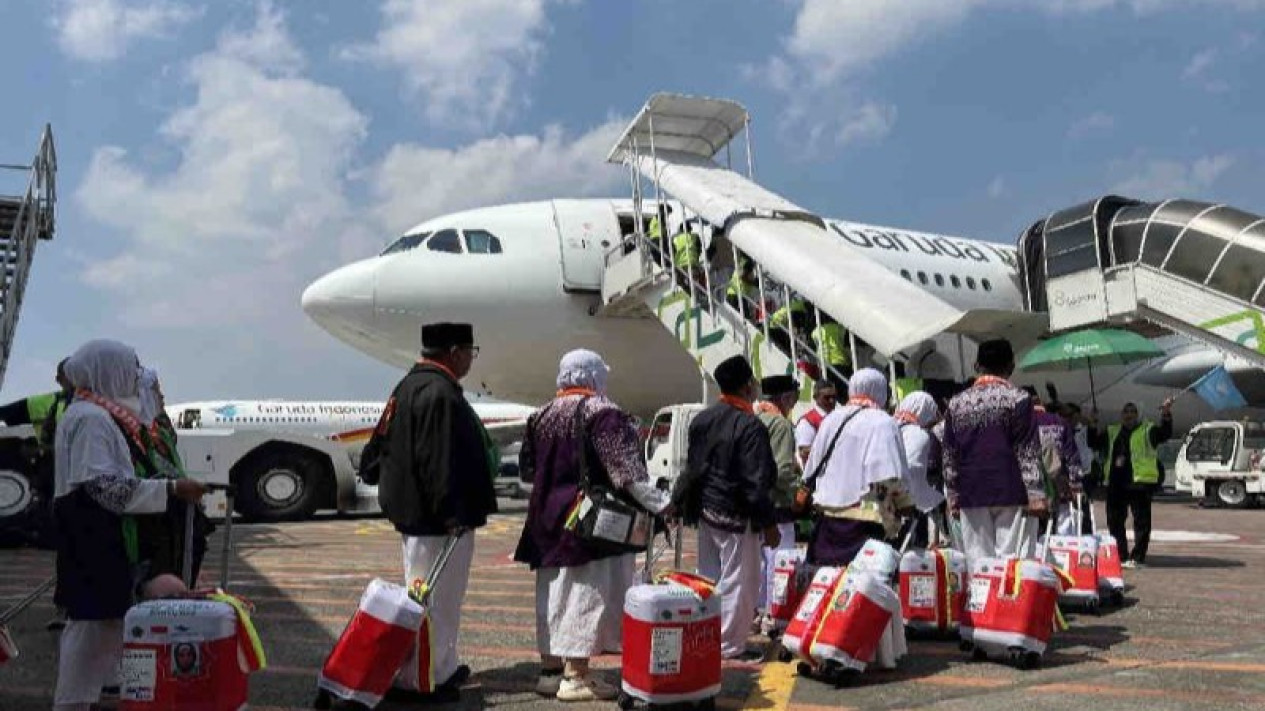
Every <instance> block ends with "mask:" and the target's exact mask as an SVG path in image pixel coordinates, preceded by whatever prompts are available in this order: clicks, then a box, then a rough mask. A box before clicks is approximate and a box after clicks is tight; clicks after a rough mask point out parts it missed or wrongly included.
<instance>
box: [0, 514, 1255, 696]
mask: <svg viewBox="0 0 1265 711" xmlns="http://www.w3.org/2000/svg"><path fill="white" fill-rule="evenodd" d="M504 503H505V510H504V512H503V513H501V514H499V515H498V516H497V517H496V518H495V520H494V521H493V522H492V523H491V524H490V525H489V526H488V527H487V528H486V529H484V530H483V531H481V532H480V534H479V538H478V549H477V553H476V561H475V565H474V569H473V572H472V574H471V583H470V593H469V597H468V599H467V603H466V607H465V617H464V622H463V626H462V650H463V655H464V657H465V659H466V661H467V662H468V663H469V664H470V665H471V666H472V667H473V669H474V671H475V673H474V676H473V678H472V679H471V681H470V683H469V685H468V686H467V687H466V688H465V689H464V690H463V694H462V701H461V703H460V704H453V705H450V706H448V707H446V708H452V709H456V708H461V709H475V708H486V707H513V708H516V709H524V711H530V710H531V709H543V708H557V707H559V706H563V704H560V703H558V702H557V701H556V700H545V699H541V698H540V697H538V696H536V695H535V694H534V693H533V691H532V689H533V686H534V681H535V672H536V653H535V645H534V641H533V640H534V630H535V622H534V609H535V608H534V604H533V594H534V586H533V581H532V577H531V575H530V574H529V573H528V572H527V570H526V569H525V568H523V567H522V566H518V565H515V564H514V563H512V562H511V561H510V559H509V556H510V555H511V553H512V551H513V548H514V545H515V544H516V542H517V539H518V533H519V529H520V527H521V524H522V513H521V510H522V502H508V501H507V502H504ZM1099 506H1100V508H1099V514H1100V516H1099V518H1100V520H1103V517H1102V515H1101V514H1102V510H1101V504H1100V505H1099ZM1155 528H1156V529H1157V531H1156V539H1157V540H1155V541H1154V542H1153V544H1152V552H1151V560H1150V565H1149V566H1148V567H1147V568H1145V569H1143V570H1139V571H1126V572H1127V579H1128V584H1129V586H1130V589H1129V592H1128V595H1127V598H1128V599H1127V603H1126V605H1125V607H1124V608H1123V609H1120V610H1109V611H1107V612H1105V613H1104V614H1102V615H1100V616H1093V615H1076V614H1071V615H1069V620H1070V623H1071V629H1070V630H1069V631H1068V632H1066V633H1063V634H1061V635H1059V636H1058V637H1057V638H1056V641H1055V642H1054V645H1053V650H1052V652H1050V653H1049V654H1048V655H1047V657H1046V660H1045V664H1044V665H1043V666H1042V668H1040V669H1038V670H1034V671H1019V670H1017V669H1014V668H1012V667H1009V666H1005V665H1002V664H996V663H980V662H971V661H969V660H968V659H967V656H966V655H964V654H963V653H962V652H960V651H958V648H957V645H956V643H950V642H912V643H911V645H910V655H909V656H908V657H907V658H905V659H904V660H903V661H902V663H901V665H900V668H899V670H896V671H890V672H871V673H867V674H866V675H865V676H863V677H861V678H859V679H857V680H856V682H855V683H853V684H852V685H850V686H849V687H847V688H844V689H839V690H836V689H834V688H833V687H827V686H825V685H822V684H820V683H818V682H815V681H811V680H806V679H797V678H796V676H795V670H794V665H793V664H782V663H778V662H771V663H767V664H764V665H744V664H732V665H727V666H726V669H725V681H724V691H723V695H722V697H721V699H720V700H719V704H718V705H719V707H720V708H723V709H738V708H744V709H770V710H777V711H782V710H790V711H825V709H904V708H937V709H972V710H973V711H974V710H979V711H989V710H992V709H997V710H999V711H1000V710H1005V711H1013V710H1014V709H1016V708H1022V709H1024V711H1037V710H1040V709H1082V708H1086V707H1090V706H1092V707H1093V708H1096V709H1108V710H1112V711H1115V710H1121V711H1124V710H1130V709H1145V710H1146V711H1163V710H1167V709H1265V674H1262V672H1265V609H1263V608H1262V607H1261V606H1260V605H1261V599H1262V596H1261V594H1260V592H1261V589H1262V587H1263V586H1265V577H1263V575H1265V511H1228V510H1217V509H1200V508H1197V507H1195V506H1194V505H1192V504H1190V503H1189V502H1185V501H1173V500H1169V501H1159V502H1157V504H1156V507H1155ZM234 534H235V536H234V537H235V538H237V539H238V540H237V545H236V547H235V550H234V553H233V555H232V557H231V569H232V587H233V589H234V590H235V591H236V592H238V593H240V594H242V595H244V596H245V597H247V598H249V599H250V600H252V601H253V602H254V604H255V605H256V607H257V610H256V613H255V621H256V623H257V625H258V628H259V631H260V634H261V636H262V638H263V640H264V644H265V646H266V648H267V651H268V654H269V668H268V669H267V670H266V671H264V672H262V673H260V674H258V675H256V676H255V677H254V678H253V679H252V682H251V708H252V709H256V710H257V711H282V710H285V711H289V710H291V709H303V708H309V707H310V703H311V701H312V699H313V696H314V691H315V678H316V674H317V670H318V668H319V667H320V665H321V663H322V661H323V659H324V657H325V654H326V653H327V652H328V651H329V649H330V647H331V645H332V643H333V641H334V639H335V638H336V636H337V635H338V633H339V632H340V631H341V629H342V626H343V625H344V624H345V623H346V621H347V619H348V618H349V616H350V615H351V613H352V612H353V611H354V609H355V607H356V602H357V600H358V598H359V595H360V592H361V591H362V590H363V589H364V586H365V584H366V583H367V581H368V580H370V579H371V578H373V577H374V576H381V577H384V578H387V579H390V580H395V579H397V578H398V577H399V571H400V546H399V538H398V536H396V535H395V534H394V533H393V532H392V531H391V529H390V527H389V526H388V525H387V524H386V523H385V522H384V521H382V520H380V519H363V518H362V519H333V518H327V519H323V520H318V521H313V522H308V523H296V524H282V525H252V526H238V527H236V528H235V530H234ZM1208 534H1218V535H1211V536H1210V535H1208ZM212 549H213V550H218V548H217V547H216V546H215V545H214V543H213V545H212ZM214 556H215V554H214V553H213V554H212V556H211V558H210V559H209V560H208V561H207V568H208V570H207V574H217V571H218V561H217V560H216V558H215V557H214ZM687 559H688V554H687ZM688 562H689V560H687V563H688ZM51 568H52V556H51V554H49V553H46V552H42V551H35V550H18V551H13V550H7V551H0V606H3V605H4V604H7V603H8V602H12V601H13V600H15V599H16V598H18V597H20V596H21V595H22V593H23V591H24V590H30V589H31V588H33V587H34V586H35V585H37V584H38V583H39V581H40V580H42V579H44V578H45V577H46V576H48V575H49V573H50V571H51ZM52 612H53V609H52V604H51V600H50V599H48V598H45V599H43V600H41V601H40V602H39V603H38V604H37V605H36V606H34V607H33V608H32V609H31V610H30V611H28V612H27V613H26V614H25V615H23V616H22V617H20V618H19V619H18V620H17V621H16V622H15V623H14V624H12V625H11V630H12V632H13V635H14V636H15V637H16V638H17V640H18V644H19V646H20V648H21V650H22V657H21V658H20V659H18V660H15V661H13V662H10V663H9V664H6V665H4V666H3V667H0V709H2V710H3V711H26V710H27V709H32V710H34V709H48V708H49V707H50V705H51V687H52V684H53V681H54V676H55V650H56V635H55V633H51V632H46V631H45V630H44V623H45V622H46V621H47V620H48V618H49V616H50V615H51V614H52ZM596 665H597V666H598V667H599V668H601V669H603V670H604V673H606V674H607V675H609V677H610V679H611V680H612V681H615V680H617V675H618V672H617V670H618V667H619V658H618V656H614V655H609V656H604V657H602V658H600V659H599V660H597V664H596ZM599 706H600V707H604V708H613V705H612V704H590V705H585V704H580V705H579V707H580V708H586V707H594V708H595V707H599ZM381 708H383V709H388V710H389V709H392V708H407V707H402V706H391V705H387V704H384V705H383V706H382V707H381Z"/></svg>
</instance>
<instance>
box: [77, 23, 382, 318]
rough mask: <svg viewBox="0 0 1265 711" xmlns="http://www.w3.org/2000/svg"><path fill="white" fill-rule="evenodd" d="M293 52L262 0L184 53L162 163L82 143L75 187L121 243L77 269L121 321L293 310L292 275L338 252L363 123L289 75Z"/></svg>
mask: <svg viewBox="0 0 1265 711" xmlns="http://www.w3.org/2000/svg"><path fill="white" fill-rule="evenodd" d="M301 63H302V55H301V54H300V53H299V52H298V50H297V49H296V48H295V46H294V44H293V42H292V41H291V40H290V38H289V36H288V35H287V34H286V32H285V28H284V24H283V20H282V18H281V17H280V16H279V15H278V14H277V13H276V12H274V11H273V10H272V9H271V8H270V7H269V6H267V5H265V6H262V7H261V9H260V12H259V17H258V19H257V22H256V25H255V26H254V28H253V29H250V30H248V31H245V32H229V33H226V34H225V35H223V36H222V37H221V38H220V41H219V43H218V45H217V46H216V48H215V50H214V51H212V52H209V53H207V54H204V55H201V56H199V57H197V58H195V59H194V60H193V61H192V62H191V63H190V65H189V67H188V73H187V76H188V79H189V81H190V82H191V83H192V84H193V86H194V87H195V89H196V98H195V99H194V100H193V102H192V103H191V104H190V105H188V106H185V107H183V108H180V109H179V110H177V111H175V112H174V113H173V114H172V115H171V116H170V117H169V118H168V120H167V121H166V123H165V124H164V125H163V126H162V129H161V133H162V135H163V137H164V138H166V139H167V140H168V141H169V142H170V143H171V144H172V145H173V146H174V147H175V148H176V149H177V150H178V154H179V162H178V164H177V165H176V166H175V167H174V168H173V169H171V170H170V171H166V172H157V171H151V170H149V169H148V168H147V166H145V165H141V164H138V163H137V162H136V160H135V159H134V158H133V157H131V156H130V155H129V154H128V152H127V151H125V150H124V149H122V148H118V147H113V146H106V147H103V148H99V149H97V150H96V151H95V153H94V154H93V157H92V160H91V162H90V164H89V167H88V170H87V174H86V176H85V177H84V180H83V183H82V184H81V185H80V187H79V190H78V195H77V197H78V199H79V201H80V204H81V205H82V206H83V207H84V208H85V209H86V211H87V212H88V214H89V215H90V216H92V217H94V218H95V219H97V220H98V221H100V222H102V223H105V224H108V225H111V226H114V227H116V228H118V229H119V231H120V232H121V233H123V234H126V235H128V240H129V243H130V244H129V246H128V249H126V250H125V251H124V252H123V253H121V254H119V255H116V256H113V257H108V256H107V257H105V258H104V259H102V260H101V261H99V262H98V263H96V264H94V265H91V266H89V267H88V268H87V269H86V270H85V272H84V274H83V277H84V280H85V281H86V282H87V283H88V284H89V285H91V286H94V287H97V288H99V289H102V290H104V291H106V292H109V293H112V294H113V295H115V296H117V297H120V298H121V300H122V301H123V304H124V310H123V311H122V312H121V318H122V319H123V320H124V321H125V322H126V323H128V324H129V325H133V326H146V327H153V328H179V327H181V326H183V325H187V324H189V323H191V322H197V323H202V324H203V325H205V324H208V323H210V324H223V325H228V324H243V323H260V322H266V321H268V320H269V319H272V318H275V317H276V316H277V314H278V313H280V312H291V311H292V312H294V313H296V314H297V313H298V302H297V299H298V294H299V292H300V291H301V286H302V281H303V280H304V278H305V277H311V276H313V275H314V273H316V272H317V271H319V269H320V268H321V267H322V266H327V265H328V264H329V263H330V259H331V258H332V259H334V260H336V259H337V257H338V255H336V254H329V252H330V251H332V250H329V249H327V247H328V245H329V242H328V241H329V240H337V239H338V238H339V236H340V234H343V233H345V232H347V231H348V230H349V229H350V228H349V225H350V224H351V223H352V221H351V219H350V210H349V207H348V204H347V201H346V199H345V197H344V175H345V173H346V172H347V170H348V167H349V164H350V161H351V157H352V152H353V150H354V148H355V147H356V146H357V145H358V144H359V142H360V140H361V139H362V138H363V137H364V135H365V132H366V128H367V120H366V119H365V117H364V116H362V115H361V114H360V113H359V112H358V111H356V109H355V108H354V107H353V106H352V105H351V103H350V102H349V101H348V100H347V98H346V97H345V96H344V95H343V94H342V92H340V91H338V90H337V89H333V88H330V87H327V86H323V85H320V84H317V83H315V82H313V81H310V80H308V79H305V78H303V77H301V76H299V75H298V74H297V68H298V66H300V65H301ZM315 255H322V256H323V258H322V256H315ZM191 282H192V283H196V285H197V286H196V287H194V288H190V283H191ZM264 295H267V296H268V297H269V298H267V299H261V298H260V297H261V296H264Z"/></svg>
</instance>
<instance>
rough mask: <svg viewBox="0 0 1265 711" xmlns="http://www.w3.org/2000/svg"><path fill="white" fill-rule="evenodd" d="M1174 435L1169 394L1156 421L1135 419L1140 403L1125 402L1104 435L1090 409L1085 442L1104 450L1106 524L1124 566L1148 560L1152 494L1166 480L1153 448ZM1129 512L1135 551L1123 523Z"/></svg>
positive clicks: (1134, 566)
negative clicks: (1131, 546)
mask: <svg viewBox="0 0 1265 711" xmlns="http://www.w3.org/2000/svg"><path fill="white" fill-rule="evenodd" d="M1172 436H1173V398H1168V399H1167V400H1165V401H1164V404H1163V405H1161V406H1160V424H1158V425H1156V424H1155V423H1154V422H1152V421H1151V420H1139V419H1138V406H1137V405H1135V404H1133V403H1128V404H1127V405H1125V406H1124V409H1123V410H1121V411H1120V424H1118V425H1111V426H1110V427H1108V428H1107V432H1106V434H1105V435H1104V434H1103V433H1102V432H1101V431H1099V430H1098V413H1097V412H1093V413H1091V414H1090V430H1089V442H1090V445H1091V446H1094V447H1096V448H1097V449H1099V450H1102V451H1105V452H1106V454H1107V456H1106V460H1105V461H1106V462H1107V464H1106V469H1107V528H1109V529H1110V530H1111V535H1113V536H1115V538H1116V544H1117V545H1118V546H1119V547H1120V559H1121V560H1123V561H1124V567H1126V568H1140V567H1142V565H1143V564H1144V563H1146V551H1147V547H1148V546H1149V545H1150V543H1151V497H1152V496H1153V495H1154V494H1155V490H1156V489H1157V488H1159V486H1160V482H1162V481H1164V476H1163V466H1162V465H1161V464H1160V460H1159V457H1158V456H1156V453H1155V448H1156V447H1158V446H1159V445H1160V443H1162V442H1165V441H1167V440H1168V439H1169V438H1171V437H1172ZM1130 511H1132V512H1133V537H1134V541H1133V554H1132V555H1130V554H1129V539H1128V537H1127V536H1126V533H1125V523H1126V521H1127V519H1128V516H1129V512H1130Z"/></svg>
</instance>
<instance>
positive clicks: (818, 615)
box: [782, 566, 844, 660]
mask: <svg viewBox="0 0 1265 711" xmlns="http://www.w3.org/2000/svg"><path fill="white" fill-rule="evenodd" d="M843 570H844V569H843V568H835V567H831V566H826V567H823V568H818V569H817V572H816V573H815V574H813V581H812V582H811V583H810V584H809V585H808V589H807V590H806V591H804V598H803V599H802V600H800V603H799V608H798V609H796V610H795V616H794V617H792V618H791V621H790V623H789V624H787V626H786V632H784V633H783V634H782V646H783V647H785V648H786V651H788V652H790V653H792V654H794V655H796V656H799V657H801V658H803V659H806V660H811V659H812V654H811V651H812V650H811V648H812V644H813V635H814V634H815V633H816V632H817V628H818V627H820V626H821V619H822V617H824V616H825V614H826V608H827V606H828V605H829V603H830V599H831V597H833V595H834V592H835V587H836V586H837V585H838V584H839V582H840V579H841V578H842V577H843Z"/></svg>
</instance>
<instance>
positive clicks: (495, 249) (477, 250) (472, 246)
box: [465, 230, 501, 254]
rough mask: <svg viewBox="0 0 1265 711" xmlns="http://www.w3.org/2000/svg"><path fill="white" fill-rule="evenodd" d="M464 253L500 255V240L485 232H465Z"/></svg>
mask: <svg viewBox="0 0 1265 711" xmlns="http://www.w3.org/2000/svg"><path fill="white" fill-rule="evenodd" d="M465 234H466V251H467V252H469V253H470V254H500V253H501V240H499V239H497V238H496V235H494V234H492V233H491V232H488V231H487V230H465Z"/></svg>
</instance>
